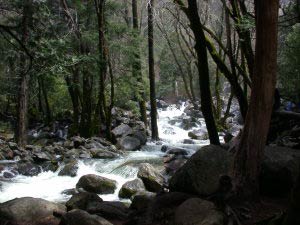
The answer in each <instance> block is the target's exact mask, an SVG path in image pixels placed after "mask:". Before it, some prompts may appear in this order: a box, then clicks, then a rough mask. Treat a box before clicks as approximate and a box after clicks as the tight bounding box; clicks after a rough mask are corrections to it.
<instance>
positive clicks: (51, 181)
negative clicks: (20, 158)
mask: <svg viewBox="0 0 300 225" xmlns="http://www.w3.org/2000/svg"><path fill="white" fill-rule="evenodd" d="M184 109H185V105H184V104H182V105H181V107H176V106H175V105H171V106H169V107H168V108H167V109H166V110H159V111H158V117H159V118H158V127H159V134H160V138H161V140H162V143H163V144H171V145H183V144H182V143H183V141H184V139H188V138H189V137H188V132H189V131H186V130H183V129H181V128H180V127H179V123H176V124H175V125H170V124H169V121H170V120H172V119H174V118H176V117H178V116H181V115H182V114H183V112H184ZM202 124H204V123H203V122H202ZM198 128H203V129H206V128H205V126H202V127H200V126H199V127H198ZM170 131H172V132H170ZM162 143H159V144H158V143H153V142H149V143H147V145H146V146H144V147H143V148H142V149H141V150H140V151H135V152H129V153H127V154H125V155H124V156H122V157H120V158H117V159H113V160H112V159H110V160H100V159H97V160H86V161H80V162H79V169H78V173H77V176H76V177H69V176H58V173H59V170H58V171H57V172H42V173H40V174H39V175H37V176H33V177H27V176H22V175H18V176H16V177H14V178H12V179H3V180H2V181H0V182H1V183H2V187H0V188H1V191H0V202H5V201H8V200H11V199H14V198H17V197H25V196H27V197H28V196H30V197H36V198H43V199H46V200H49V201H55V202H64V201H67V200H68V199H69V198H70V196H69V195H65V194H63V193H62V192H63V191H64V190H67V189H72V188H75V186H76V183H77V182H78V180H79V178H80V177H81V176H83V175H86V174H97V175H100V176H103V177H106V178H109V179H113V180H115V181H117V184H118V185H117V189H116V190H115V192H114V194H108V195H100V197H101V198H102V199H103V200H107V201H113V200H120V199H119V198H118V192H119V190H120V188H121V187H122V185H123V184H124V183H125V182H127V181H129V180H133V179H135V178H136V176H137V172H138V165H139V164H140V163H142V162H149V163H151V164H156V165H157V166H158V168H162V165H163V163H162V156H163V155H164V153H162V152H161V151H160V149H161V144H162ZM207 143H208V142H207V141H201V142H197V144H198V146H199V145H205V144H207ZM184 146H185V147H187V148H192V147H193V148H195V146H194V145H184ZM3 172H4V171H3ZM3 172H2V173H3ZM0 177H2V174H0Z"/></svg>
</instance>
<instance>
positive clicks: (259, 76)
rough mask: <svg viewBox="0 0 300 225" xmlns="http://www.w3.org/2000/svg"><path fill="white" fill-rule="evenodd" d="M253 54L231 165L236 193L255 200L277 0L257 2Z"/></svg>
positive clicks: (271, 87) (272, 71)
mask: <svg viewBox="0 0 300 225" xmlns="http://www.w3.org/2000/svg"><path fill="white" fill-rule="evenodd" d="M255 4H256V54H255V67H254V74H253V87H252V93H251V99H250V105H249V110H248V113H247V117H246V122H245V127H244V129H243V131H242V137H241V140H240V143H239V145H238V146H237V152H236V157H235V162H234V177H235V179H236V191H237V194H238V195H240V196H241V197H246V198H251V197H257V196H258V194H259V182H258V177H259V172H260V165H261V160H262V155H263V151H264V148H265V144H266V140H267V134H268V130H269V124H270V119H271V113H272V107H273V95H274V91H275V85H276V71H277V70H276V67H277V20H278V0H264V1H256V2H255Z"/></svg>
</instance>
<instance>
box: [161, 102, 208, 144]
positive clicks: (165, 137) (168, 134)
mask: <svg viewBox="0 0 300 225" xmlns="http://www.w3.org/2000/svg"><path fill="white" fill-rule="evenodd" d="M185 108H186V103H185V102H183V103H182V104H181V105H180V107H178V106H176V105H170V106H169V107H168V108H167V109H164V110H163V109H159V110H158V121H157V122H158V130H159V137H160V138H161V139H162V141H164V142H167V143H170V144H178V143H183V141H184V140H185V139H190V137H189V136H188V133H189V131H192V130H193V129H200V128H201V129H204V130H206V126H205V123H204V120H203V119H200V120H199V121H200V122H201V125H197V126H196V127H193V129H190V130H184V129H183V128H181V127H180V124H181V122H182V118H180V117H181V116H183V115H184V110H185ZM197 144H203V145H205V144H208V142H207V141H197Z"/></svg>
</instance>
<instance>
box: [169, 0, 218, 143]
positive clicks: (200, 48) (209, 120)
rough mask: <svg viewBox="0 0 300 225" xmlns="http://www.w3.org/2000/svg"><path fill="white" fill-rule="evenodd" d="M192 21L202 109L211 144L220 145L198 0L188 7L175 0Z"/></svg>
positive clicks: (191, 26) (193, 0)
mask: <svg viewBox="0 0 300 225" xmlns="http://www.w3.org/2000/svg"><path fill="white" fill-rule="evenodd" d="M175 2H176V3H178V4H179V5H180V6H181V8H182V10H183V11H184V12H185V14H186V16H187V17H188V19H189V21H190V28H191V30H192V31H193V33H194V36H195V41H196V45H195V50H196V52H197V56H198V73H199V85H200V99H201V110H202V113H203V116H204V119H205V123H206V127H207V131H208V136H209V140H210V143H211V144H215V145H220V140H219V135H218V131H217V126H216V123H215V118H214V114H213V106H212V101H211V99H212V96H211V91H210V82H209V69H208V58H207V51H206V40H205V35H204V31H203V29H202V24H201V21H200V16H199V14H198V6H197V1H196V0H188V7H187V8H186V7H185V6H184V5H183V2H181V1H179V0H175Z"/></svg>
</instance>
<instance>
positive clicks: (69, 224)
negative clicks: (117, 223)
mask: <svg viewBox="0 0 300 225" xmlns="http://www.w3.org/2000/svg"><path fill="white" fill-rule="evenodd" d="M59 225H112V224H111V223H110V222H109V221H107V220H106V219H104V218H102V217H100V216H97V215H91V214H89V213H88V212H86V211H83V210H80V209H74V210H71V211H70V212H68V213H66V214H64V215H63V216H62V218H61V222H60V224H59Z"/></svg>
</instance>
